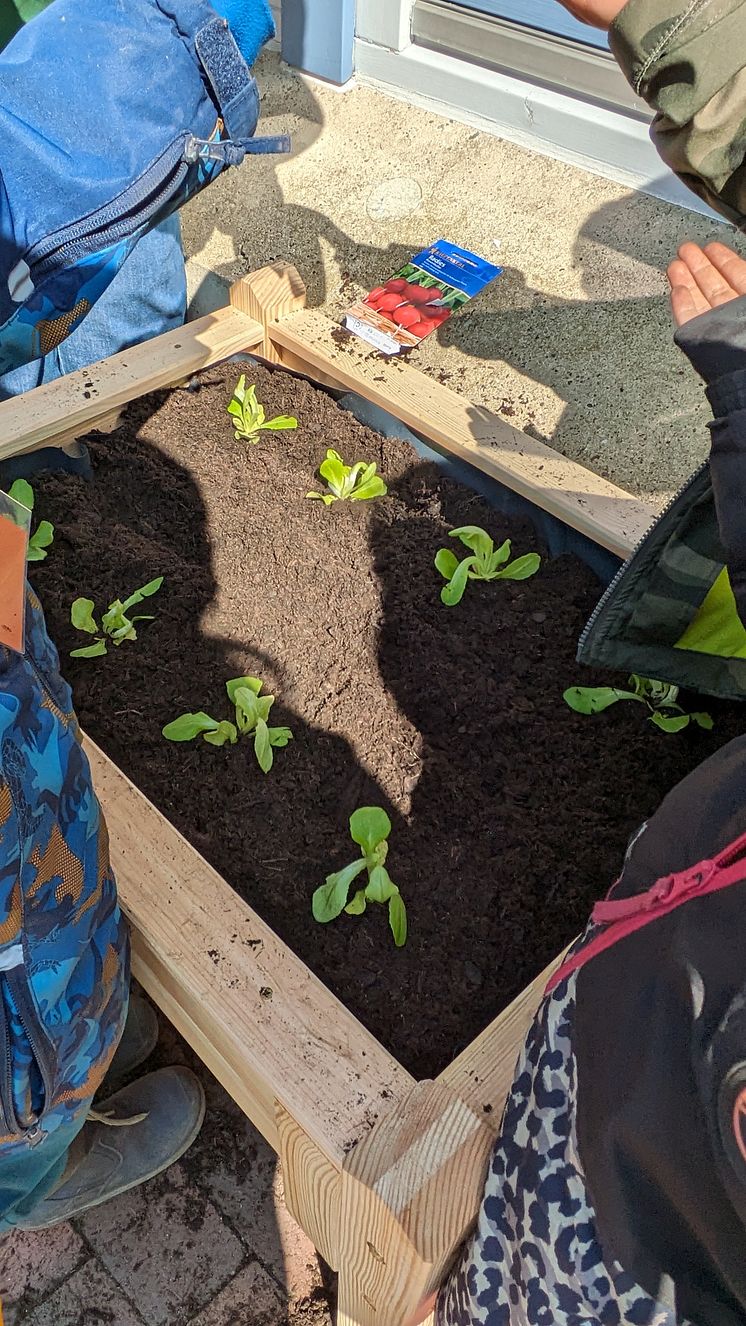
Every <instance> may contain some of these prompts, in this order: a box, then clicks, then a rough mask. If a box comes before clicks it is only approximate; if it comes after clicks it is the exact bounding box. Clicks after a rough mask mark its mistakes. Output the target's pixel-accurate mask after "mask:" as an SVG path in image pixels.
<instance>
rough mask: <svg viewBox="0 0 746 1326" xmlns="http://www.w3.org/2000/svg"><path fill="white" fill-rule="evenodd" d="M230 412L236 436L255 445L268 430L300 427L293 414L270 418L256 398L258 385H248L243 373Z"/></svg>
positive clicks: (230, 405) (275, 431)
mask: <svg viewBox="0 0 746 1326" xmlns="http://www.w3.org/2000/svg"><path fill="white" fill-rule="evenodd" d="M228 413H229V415H230V416H231V417H232V419H233V427H234V429H235V438H236V441H237V442H240V441H241V440H243V441H245V442H250V443H251V445H252V446H254V445H255V444H256V443H257V442H258V441H259V434H260V433H263V432H267V431H268V430H269V431H271V432H273V433H277V432H280V431H281V430H284V429H291V428H297V427H298V420H297V419H294V418H293V416H292V415H288V414H278V415H277V417H276V418H275V419H268V418H267V416H266V415H265V413H264V406H263V405H260V404H259V401H258V400H257V398H256V387H254V386H251V387H247V386H246V375H245V373H242V374H241V376H240V378H239V379H238V382H237V383H236V390H235V391H234V393H233V399H232V400H231V402H230V404H229V406H228Z"/></svg>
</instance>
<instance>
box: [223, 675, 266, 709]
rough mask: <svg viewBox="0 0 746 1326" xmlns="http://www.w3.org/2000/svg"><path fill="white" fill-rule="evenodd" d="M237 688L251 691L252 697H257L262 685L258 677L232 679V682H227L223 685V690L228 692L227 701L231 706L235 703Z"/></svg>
mask: <svg viewBox="0 0 746 1326" xmlns="http://www.w3.org/2000/svg"><path fill="white" fill-rule="evenodd" d="M239 686H240V687H245V688H246V689H247V690H249V691H253V692H254V695H258V694H259V692H260V690H261V689H262V683H261V681H260V680H259V678H258V677H234V678H233V680H232V681H227V682H226V683H225V689H226V691H227V692H228V699H229V700H230V702H231V704H235V703H236V691H237V690H238V688H239Z"/></svg>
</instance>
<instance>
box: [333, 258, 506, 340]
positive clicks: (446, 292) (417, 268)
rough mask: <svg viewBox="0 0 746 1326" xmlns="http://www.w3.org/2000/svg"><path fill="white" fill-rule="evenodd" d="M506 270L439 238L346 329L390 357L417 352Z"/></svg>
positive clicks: (363, 302) (356, 307) (362, 306)
mask: <svg viewBox="0 0 746 1326" xmlns="http://www.w3.org/2000/svg"><path fill="white" fill-rule="evenodd" d="M501 272H502V268H501V267H495V266H494V264H493V263H491V262H487V261H486V260H485V259H484V258H479V257H477V255H476V253H470V252H469V251H468V249H460V248H458V247H457V245H455V244H449V242H448V240H445V239H439V240H438V241H437V242H436V243H435V244H431V245H430V247H429V248H427V249H423V250H422V252H421V253H416V254H415V256H414V257H413V258H412V261H411V262H408V263H407V264H406V266H405V267H402V268H401V270H400V271H398V272H395V273H394V275H393V276H392V277H391V279H390V280H389V281H386V282H385V283H384V284H383V285H379V286H376V288H375V290H371V292H370V294H369V295H366V297H365V299H359V300H358V301H357V302H356V303H355V304H353V306H352V308H351V309H348V311H347V313H346V314H345V316H344V319H343V324H344V326H345V327H347V329H348V330H349V331H351V332H354V333H355V335H356V336H360V337H362V339H363V340H364V341H368V342H369V343H370V344H371V345H374V346H375V347H376V349H377V350H380V351H381V352H382V353H383V354H385V355H397V354H401V352H402V350H412V349H414V347H415V346H416V345H419V343H420V341H423V340H424V339H425V337H426V336H429V335H430V334H431V333H432V332H434V331H437V330H438V328H439V327H442V326H443V323H444V322H447V321H448V319H449V318H450V317H451V315H452V314H453V313H456V312H457V311H458V309H460V308H462V307H463V305H464V304H467V303H468V302H469V300H470V299H473V298H474V296H475V295H478V294H479V292H480V291H481V290H483V289H484V287H485V286H486V285H489V284H490V282H491V281H494V280H495V277H497V276H499V275H500V274H501Z"/></svg>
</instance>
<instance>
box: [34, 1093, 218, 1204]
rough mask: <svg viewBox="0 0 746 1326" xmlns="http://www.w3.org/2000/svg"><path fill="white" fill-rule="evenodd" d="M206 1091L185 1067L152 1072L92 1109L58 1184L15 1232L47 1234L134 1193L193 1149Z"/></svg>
mask: <svg viewBox="0 0 746 1326" xmlns="http://www.w3.org/2000/svg"><path fill="white" fill-rule="evenodd" d="M204 1117H205V1093H204V1091H203V1090H202V1084H201V1083H200V1081H199V1079H198V1078H196V1077H195V1076H194V1073H192V1072H190V1070H189V1069H188V1068H159V1069H158V1071H157V1072H155V1073H148V1074H147V1076H146V1077H141V1078H139V1080H138V1081H137V1082H132V1083H131V1084H130V1085H129V1086H128V1087H125V1088H124V1089H123V1090H122V1091H118V1092H117V1093H116V1095H115V1096H111V1097H110V1098H109V1099H108V1100H106V1101H103V1102H102V1103H101V1104H100V1105H98V1106H97V1107H96V1109H95V1110H91V1113H90V1115H89V1116H88V1120H87V1121H86V1123H85V1124H84V1125H83V1128H82V1130H81V1132H80V1133H79V1134H78V1136H77V1138H76V1139H75V1141H74V1142H73V1145H72V1147H71V1148H70V1155H69V1159H68V1163H67V1168H66V1170H65V1173H64V1174H63V1176H62V1178H61V1180H60V1182H59V1184H58V1186H57V1187H56V1188H55V1189H54V1191H53V1192H51V1193H50V1194H49V1196H48V1197H45V1198H44V1200H43V1201H41V1202H39V1204H38V1206H36V1207H35V1209H34V1211H33V1212H32V1214H31V1215H28V1216H25V1217H23V1218H22V1219H20V1220H18V1221H17V1222H16V1225H17V1228H18V1229H48V1228H49V1226H50V1225H57V1224H59V1223H60V1222H61V1221H63V1220H72V1219H73V1218H74V1217H75V1216H79V1215H81V1214H82V1212H83V1211H88V1210H90V1208H91V1207H92V1206H100V1204H101V1203H102V1202H108V1201H109V1199H110V1198H112V1197H117V1196H118V1195H119V1194H120V1193H123V1192H127V1190H128V1189H129V1188H136V1187H137V1186H138V1184H140V1183H145V1182H146V1181H147V1180H148V1179H152V1178H154V1177H155V1175H156V1174H160V1173H161V1172H162V1171H163V1170H164V1169H168V1167H169V1165H173V1164H174V1162H175V1161H177V1160H178V1159H179V1158H180V1156H183V1154H184V1152H185V1151H186V1150H188V1148H189V1147H190V1146H191V1145H192V1142H193V1141H194V1139H195V1137H196V1136H197V1134H198V1132H199V1130H200V1128H201V1127H202V1120H203V1119H204Z"/></svg>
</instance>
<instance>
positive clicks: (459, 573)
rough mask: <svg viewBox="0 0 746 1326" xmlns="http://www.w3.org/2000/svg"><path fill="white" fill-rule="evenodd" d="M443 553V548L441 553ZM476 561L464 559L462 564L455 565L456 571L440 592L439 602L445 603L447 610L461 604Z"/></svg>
mask: <svg viewBox="0 0 746 1326" xmlns="http://www.w3.org/2000/svg"><path fill="white" fill-rule="evenodd" d="M445 551H446V549H445V548H444V549H443V552H445ZM476 560H477V559H476V557H465V558H464V560H463V562H457V563H456V570H455V571H454V573H453V575H452V576H451V579H450V581H449V582H448V584H447V585H444V586H443V588H442V589H441V591H440V598H441V602H443V603H445V605H446V607H447V608H455V607H456V604H457V603H460V602H461V600H462V598H463V597H464V593H465V592H466V586H467V584H468V582H469V579H470V577H471V575H472V570H473V568H474V566H475V564H476Z"/></svg>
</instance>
